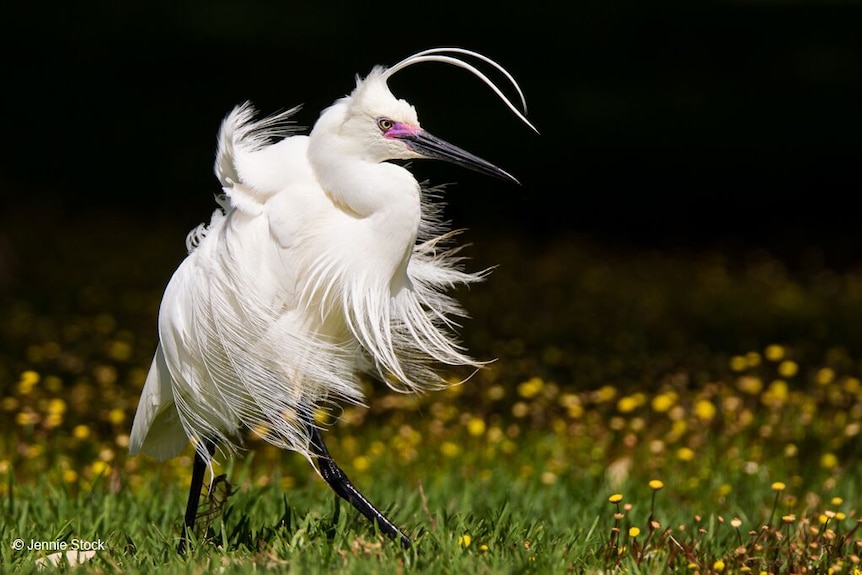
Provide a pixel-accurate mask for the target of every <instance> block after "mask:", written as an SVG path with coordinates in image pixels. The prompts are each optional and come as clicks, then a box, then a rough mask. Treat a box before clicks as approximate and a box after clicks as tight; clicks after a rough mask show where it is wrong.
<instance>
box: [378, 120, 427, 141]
mask: <svg viewBox="0 0 862 575" xmlns="http://www.w3.org/2000/svg"><path fill="white" fill-rule="evenodd" d="M421 131H422V128H420V127H418V126H413V125H411V124H405V123H404V122H393V123H392V127H391V128H389V129H388V130H386V132H384V134H383V137H384V138H393V139H400V138H405V137H409V136H415V135H416V134H418V133H419V132H421Z"/></svg>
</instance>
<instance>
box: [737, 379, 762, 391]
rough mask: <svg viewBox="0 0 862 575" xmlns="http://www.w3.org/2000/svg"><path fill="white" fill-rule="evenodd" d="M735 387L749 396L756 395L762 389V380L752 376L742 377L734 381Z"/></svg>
mask: <svg viewBox="0 0 862 575" xmlns="http://www.w3.org/2000/svg"><path fill="white" fill-rule="evenodd" d="M736 386H737V387H738V388H739V389H740V390H741V391H743V392H745V393H747V394H749V395H757V394H758V393H760V391H761V390H762V389H763V380H761V379H760V378H759V377H755V376H753V375H743V376H742V377H740V378H739V379H737V380H736Z"/></svg>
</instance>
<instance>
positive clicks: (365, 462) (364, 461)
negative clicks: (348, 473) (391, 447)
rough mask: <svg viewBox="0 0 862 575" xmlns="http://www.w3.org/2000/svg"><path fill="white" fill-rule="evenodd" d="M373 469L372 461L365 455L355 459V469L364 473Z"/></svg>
mask: <svg viewBox="0 0 862 575" xmlns="http://www.w3.org/2000/svg"><path fill="white" fill-rule="evenodd" d="M370 468H371V460H370V459H369V458H368V457H367V456H365V455H359V456H357V457H354V458H353V469H355V470H356V471H358V472H360V473H362V472H363V471H368V470H369V469H370Z"/></svg>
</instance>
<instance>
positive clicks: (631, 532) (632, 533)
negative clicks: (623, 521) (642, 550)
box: [629, 527, 641, 537]
mask: <svg viewBox="0 0 862 575" xmlns="http://www.w3.org/2000/svg"><path fill="white" fill-rule="evenodd" d="M640 534H641V530H640V529H638V528H637V527H630V528H629V537H637V536H638V535H640Z"/></svg>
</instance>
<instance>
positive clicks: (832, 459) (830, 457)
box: [820, 453, 838, 469]
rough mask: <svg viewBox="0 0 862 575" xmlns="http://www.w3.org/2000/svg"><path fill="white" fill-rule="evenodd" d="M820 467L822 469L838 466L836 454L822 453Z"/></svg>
mask: <svg viewBox="0 0 862 575" xmlns="http://www.w3.org/2000/svg"><path fill="white" fill-rule="evenodd" d="M820 467H822V468H824V469H835V468H836V467H838V456H837V455H835V454H834V453H824V454H823V456H822V457H821V458H820Z"/></svg>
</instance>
